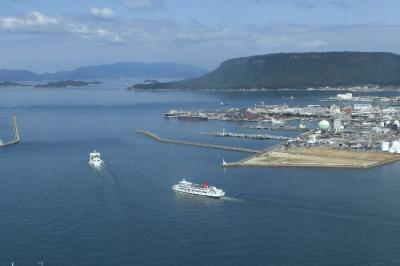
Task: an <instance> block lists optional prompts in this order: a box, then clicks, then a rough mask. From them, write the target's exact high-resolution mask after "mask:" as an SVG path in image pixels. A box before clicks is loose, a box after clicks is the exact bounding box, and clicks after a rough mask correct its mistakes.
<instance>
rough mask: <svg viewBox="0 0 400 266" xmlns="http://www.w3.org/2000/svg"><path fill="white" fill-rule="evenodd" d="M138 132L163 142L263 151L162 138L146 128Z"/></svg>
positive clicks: (222, 148)
mask: <svg viewBox="0 0 400 266" xmlns="http://www.w3.org/2000/svg"><path fill="white" fill-rule="evenodd" d="M136 133H138V134H143V135H145V136H147V137H150V138H152V139H153V140H155V141H158V142H163V143H171V144H181V145H190V146H196V147H203V148H211V149H220V150H228V151H238V152H247V153H260V152H261V151H260V150H254V149H247V148H240V147H231V146H225V145H218V144H207V143H197V142H191V141H184V140H173V139H163V138H160V137H159V136H157V135H156V134H154V133H152V132H150V131H146V130H138V131H136Z"/></svg>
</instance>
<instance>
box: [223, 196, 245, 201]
mask: <svg viewBox="0 0 400 266" xmlns="http://www.w3.org/2000/svg"><path fill="white" fill-rule="evenodd" d="M221 200H225V201H230V202H244V200H242V199H238V198H234V197H227V196H225V197H222V198H221Z"/></svg>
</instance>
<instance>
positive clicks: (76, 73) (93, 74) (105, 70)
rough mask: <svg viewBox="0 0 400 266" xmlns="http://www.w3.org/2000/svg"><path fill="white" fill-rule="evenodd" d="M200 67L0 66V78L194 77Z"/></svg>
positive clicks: (127, 64)
mask: <svg viewBox="0 0 400 266" xmlns="http://www.w3.org/2000/svg"><path fill="white" fill-rule="evenodd" d="M207 72H208V71H207V70H204V69H202V68H199V67H196V66H191V65H185V64H178V63H164V62H161V63H143V62H120V63H115V64H104V65H93V66H84V67H79V68H77V69H74V70H70V71H59V72H55V73H44V74H37V73H34V72H31V71H28V70H15V69H2V70H0V81H46V80H87V79H119V78H143V79H154V78H164V79H176V78H195V77H200V76H202V75H204V74H205V73H207Z"/></svg>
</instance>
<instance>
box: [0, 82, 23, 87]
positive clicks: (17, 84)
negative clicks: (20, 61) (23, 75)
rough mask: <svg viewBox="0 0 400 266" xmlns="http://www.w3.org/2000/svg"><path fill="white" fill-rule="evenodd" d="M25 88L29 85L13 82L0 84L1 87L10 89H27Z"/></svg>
mask: <svg viewBox="0 0 400 266" xmlns="http://www.w3.org/2000/svg"><path fill="white" fill-rule="evenodd" d="M25 86H28V85H25V84H20V83H16V82H11V81H4V82H0V87H9V88H10V87H25Z"/></svg>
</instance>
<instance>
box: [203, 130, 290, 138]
mask: <svg viewBox="0 0 400 266" xmlns="http://www.w3.org/2000/svg"><path fill="white" fill-rule="evenodd" d="M199 134H202V135H211V136H215V137H236V138H247V139H261V140H268V139H269V140H291V139H293V138H290V137H286V136H276V135H269V134H244V133H235V132H225V131H222V132H216V133H209V132H200V133H199Z"/></svg>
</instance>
